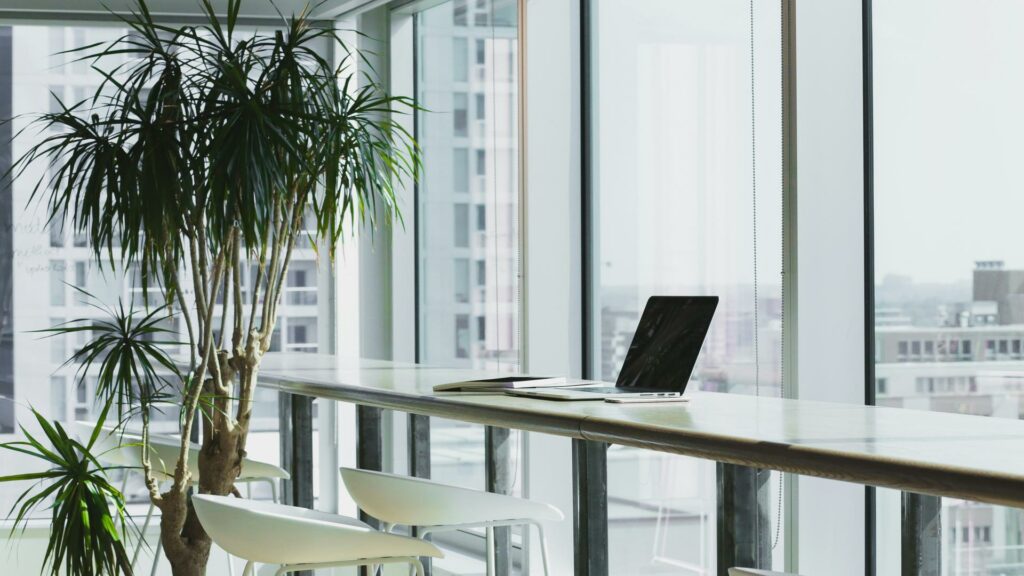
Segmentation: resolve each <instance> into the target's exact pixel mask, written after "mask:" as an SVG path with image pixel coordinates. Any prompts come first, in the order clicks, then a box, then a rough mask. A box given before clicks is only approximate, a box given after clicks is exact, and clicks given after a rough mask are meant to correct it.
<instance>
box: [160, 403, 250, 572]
mask: <svg viewBox="0 0 1024 576" xmlns="http://www.w3.org/2000/svg"><path fill="white" fill-rule="evenodd" d="M215 402H217V406H216V410H220V411H221V413H223V412H224V411H225V410H226V409H227V408H228V407H227V405H226V399H224V400H216V401H215ZM203 418H204V420H205V421H204V424H205V426H204V434H203V444H202V448H201V449H200V451H199V459H198V460H199V462H198V464H199V483H198V487H197V488H198V489H197V490H196V491H197V493H199V494H215V495H218V496H226V495H228V494H231V493H232V491H233V490H234V487H235V480H236V479H237V478H238V475H239V473H240V471H241V467H242V458H243V457H244V456H245V448H244V445H243V444H244V442H245V440H244V438H245V435H244V433H243V427H242V426H237V425H233V426H231V425H229V423H228V422H229V418H228V417H223V418H219V417H218V418H214V419H213V420H212V422H211V421H210V420H208V419H206V417H205V416H203ZM192 481H193V482H195V478H193V479H192ZM164 496H165V502H166V506H165V507H166V508H168V509H173V510H168V509H165V510H164V511H163V518H162V520H161V525H160V537H161V539H162V540H163V543H164V552H165V554H166V556H167V559H168V561H170V564H171V573H172V574H173V575H174V576H205V574H206V565H207V562H208V561H209V558H210V547H211V544H212V541H211V540H210V536H209V535H208V534H207V533H206V531H205V530H203V526H202V525H201V524H200V523H199V518H198V517H197V516H196V513H195V508H194V507H193V506H192V503H191V501H190V500H189V497H188V494H187V493H186V494H180V495H179V494H173V495H172V494H170V493H168V494H165V495H164ZM182 518H184V521H182ZM179 526H180V527H181V528H180V532H178V533H177V534H175V531H176V529H177V527H179Z"/></svg>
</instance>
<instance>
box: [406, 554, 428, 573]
mask: <svg viewBox="0 0 1024 576" xmlns="http://www.w3.org/2000/svg"><path fill="white" fill-rule="evenodd" d="M409 563H410V564H412V568H413V570H415V571H416V576H426V572H425V571H424V570H423V563H422V562H420V561H419V560H418V559H416V558H413V559H412V561H411V562H409Z"/></svg>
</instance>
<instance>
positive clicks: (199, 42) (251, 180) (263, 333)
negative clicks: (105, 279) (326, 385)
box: [12, 0, 419, 576]
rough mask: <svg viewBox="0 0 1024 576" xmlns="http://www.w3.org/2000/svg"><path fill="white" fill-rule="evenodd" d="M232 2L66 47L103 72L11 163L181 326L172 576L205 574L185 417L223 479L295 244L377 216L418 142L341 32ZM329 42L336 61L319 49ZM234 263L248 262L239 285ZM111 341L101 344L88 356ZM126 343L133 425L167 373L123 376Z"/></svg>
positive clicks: (223, 482)
mask: <svg viewBox="0 0 1024 576" xmlns="http://www.w3.org/2000/svg"><path fill="white" fill-rule="evenodd" d="M241 4H242V2H241V0H229V1H228V3H227V12H226V14H223V15H218V14H217V13H216V11H215V10H214V7H213V6H212V4H211V3H210V1H209V0H202V2H201V5H202V7H203V12H204V20H205V22H204V24H202V25H199V26H184V27H175V26H168V25H165V24H161V23H158V22H157V21H156V20H155V19H154V18H153V17H152V15H151V14H150V12H149V10H148V8H147V6H146V4H145V2H144V1H143V0H138V2H137V4H136V6H135V10H134V12H133V13H132V14H131V16H129V17H126V18H124V22H125V24H126V25H127V26H128V27H129V28H130V32H129V33H128V34H127V35H125V36H124V37H123V38H121V39H119V40H118V41H116V42H112V43H109V44H105V45H96V46H88V47H84V48H80V49H78V50H77V51H76V57H77V58H79V59H81V60H84V61H87V62H89V63H91V64H92V66H93V67H94V68H95V69H97V70H99V71H100V72H101V73H102V74H103V76H104V82H103V84H102V86H101V87H100V88H99V89H98V90H97V92H96V94H95V95H94V96H93V97H91V98H89V99H87V100H85V101H83V102H79V103H70V104H67V105H65V104H64V103H61V104H60V109H59V110H58V111H56V112H53V113H47V114H42V115H40V116H39V117H38V118H37V119H36V120H35V122H34V125H35V126H39V127H42V128H45V129H47V130H48V132H47V134H48V135H47V136H46V137H45V138H44V139H43V140H42V141H41V142H40V143H39V144H37V145H35V146H33V147H32V148H31V149H30V150H29V151H28V152H27V153H26V154H25V155H24V156H22V157H21V158H20V159H19V160H18V161H17V162H16V163H15V165H14V167H13V168H12V170H13V172H14V175H15V176H17V175H19V174H21V173H22V172H23V171H24V169H25V167H26V166H28V165H30V164H32V163H35V162H37V161H38V162H46V163H49V166H50V169H49V171H48V172H47V174H46V175H45V176H44V177H43V178H41V179H40V180H39V181H38V182H37V183H36V184H35V191H34V194H33V198H35V199H38V200H39V201H41V202H43V203H45V205H46V206H47V208H48V211H49V217H50V219H51V222H64V223H65V224H66V225H69V226H72V227H73V228H74V230H75V231H76V232H78V233H81V234H85V235H87V236H88V238H89V241H90V246H91V247H92V248H93V250H94V256H95V258H96V260H97V262H98V263H100V264H101V265H104V266H109V267H111V268H115V269H120V270H125V269H128V268H129V267H131V266H138V268H139V270H140V271H141V281H142V288H143V293H144V294H146V295H147V301H148V300H153V301H155V302H157V303H158V304H159V305H167V306H172V307H173V308H174V311H175V314H177V315H178V316H180V318H181V319H182V322H183V323H184V325H185V328H186V330H185V331H186V334H187V347H188V354H187V356H188V357H187V358H186V359H185V366H184V368H183V369H182V370H181V371H180V378H177V381H175V382H172V385H171V386H170V387H169V390H170V393H172V394H175V395H180V398H179V400H180V405H181V418H180V425H181V432H182V434H181V453H180V455H179V459H178V462H177V465H176V467H175V474H174V480H173V484H172V485H171V487H170V488H169V489H167V490H165V491H163V492H161V491H160V489H159V488H158V486H157V483H156V481H155V479H154V477H153V474H152V471H151V469H150V466H149V463H148V462H145V463H144V468H145V476H146V486H147V489H148V492H149V496H150V498H151V499H152V500H153V502H154V503H155V504H156V506H157V507H158V508H159V509H160V511H161V513H162V516H161V541H162V543H163V547H164V551H165V554H166V555H167V558H168V560H169V561H170V563H171V566H172V568H173V572H174V574H176V575H178V576H184V575H198V574H202V573H203V572H204V571H205V565H206V562H207V559H208V556H209V552H210V539H209V537H208V536H207V535H206V534H205V533H204V532H203V530H202V527H201V526H200V524H199V522H198V520H197V519H196V517H195V514H194V512H192V510H191V507H190V506H189V502H188V494H189V485H190V479H189V477H188V476H189V473H188V469H187V466H186V465H185V462H186V454H187V450H188V441H189V431H190V430H192V428H193V422H194V420H195V419H197V418H198V419H200V420H201V429H202V440H201V444H202V449H201V451H200V454H199V470H200V479H199V484H198V491H199V492H200V493H210V494H222V495H223V494H228V493H230V492H232V489H233V483H234V480H235V478H236V477H237V476H238V473H239V468H240V463H241V460H242V457H243V456H244V455H245V453H246V452H245V446H246V438H247V435H248V431H249V424H250V419H251V415H252V404H253V393H254V388H255V385H256V380H257V374H258V371H259V366H260V361H261V359H262V357H263V355H264V354H265V353H266V352H267V350H268V348H269V347H270V344H271V337H272V335H273V331H274V324H275V319H276V316H277V313H276V311H277V306H278V303H279V301H280V296H281V292H282V288H283V286H284V284H285V281H286V278H287V271H288V265H289V260H290V256H291V253H292V250H293V248H294V247H295V245H296V243H297V242H311V243H313V245H314V246H326V249H327V251H328V252H329V256H330V257H333V255H334V248H335V246H336V245H337V244H338V243H339V242H340V241H341V239H342V235H343V233H348V232H350V231H351V228H352V227H354V226H356V225H368V226H376V225H380V224H386V223H389V222H390V221H391V220H392V219H393V218H395V217H397V207H396V202H395V195H394V190H395V185H396V184H397V182H398V181H399V180H401V179H403V178H414V177H415V176H416V173H417V171H418V168H419V156H418V151H417V148H416V145H415V142H414V141H413V139H412V137H411V136H410V135H409V134H408V133H406V132H405V131H404V130H403V129H402V128H401V126H399V125H398V124H396V123H395V122H393V121H392V119H391V116H392V115H393V114H396V113H399V112H400V111H407V110H410V109H411V108H412V107H413V104H412V102H411V101H409V100H408V99H405V98H400V97H393V96H390V95H388V94H387V93H386V92H385V91H384V89H383V88H382V87H381V86H380V85H379V84H377V83H375V82H374V81H373V80H372V78H370V77H369V76H368V75H365V74H364V75H360V76H358V77H357V76H356V70H355V67H356V64H357V63H359V62H363V61H364V60H363V59H362V58H361V56H360V55H359V54H358V52H355V51H348V50H347V49H346V48H345V47H344V45H343V44H342V43H341V41H340V38H339V37H338V35H337V33H336V31H335V30H333V29H330V28H329V27H322V26H319V25H318V24H317V23H314V22H311V21H310V20H309V18H308V10H307V12H306V13H303V14H300V15H297V16H292V17H288V18H284V17H283V18H282V26H281V28H280V29H279V30H276V31H274V32H273V33H272V34H270V35H257V34H253V33H246V34H242V33H240V31H239V30H238V15H239V11H240V8H241ZM327 42H331V43H334V44H335V46H337V47H340V49H341V51H342V54H343V55H344V57H343V58H341V62H340V64H338V65H335V64H333V63H331V62H328V61H327V60H326V59H325V58H324V57H323V56H322V55H321V54H320V53H319V52H318V51H317V49H316V47H317V46H318V45H323V44H325V43H327ZM110 61H115V63H114V64H113V65H107V64H108V63H109V62H110ZM310 221H312V222H313V224H312V225H311V224H310ZM243 266H251V267H252V268H253V269H254V270H256V274H255V280H254V281H253V282H252V283H251V285H243V280H242V278H243ZM80 327H81V326H80ZM128 328H130V327H128ZM116 343H117V339H116V338H114V339H111V341H110V343H109V346H114V345H116ZM106 348H107V344H102V345H96V346H95V349H96V350H95V351H96V353H97V356H96V357H95V358H97V359H100V358H103V357H104V355H105V354H107V353H108V352H109V350H108V349H106ZM129 356H131V358H130V359H129V360H128V362H129V364H126V365H125V366H124V367H123V369H119V370H109V371H102V372H101V374H100V385H99V386H98V390H99V391H100V392H99V393H100V394H104V395H106V396H107V397H106V398H105V399H101V401H107V402H110V401H113V403H114V404H113V405H114V406H117V407H118V411H119V412H120V414H119V416H120V418H119V421H120V420H123V419H124V418H125V417H127V416H128V414H135V413H138V414H141V420H142V423H143V427H144V434H143V437H144V438H145V437H147V434H148V423H149V418H148V416H149V413H150V410H152V409H153V408H152V406H151V402H152V400H153V399H154V398H157V397H161V396H164V395H166V394H167V393H168V390H167V389H163V388H161V389H160V390H157V389H147V388H149V387H155V386H158V385H159V386H161V387H162V386H163V384H162V383H163V380H164V377H161V378H137V377H134V375H133V371H134V370H135V368H137V367H138V366H144V365H146V364H147V363H151V362H154V360H153V358H152V357H151V356H150V355H148V354H146V353H140V354H138V355H129ZM133 367H134V368H133ZM171 372H172V374H171V377H172V378H174V377H176V376H175V374H177V372H176V371H171ZM200 408H202V409H200Z"/></svg>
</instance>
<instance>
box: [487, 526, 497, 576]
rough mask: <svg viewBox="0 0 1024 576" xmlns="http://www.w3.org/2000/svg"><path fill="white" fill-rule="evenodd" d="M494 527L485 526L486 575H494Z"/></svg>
mask: <svg viewBox="0 0 1024 576" xmlns="http://www.w3.org/2000/svg"><path fill="white" fill-rule="evenodd" d="M495 563H496V562H495V559H494V528H493V527H491V526H488V527H487V576H494V565H495Z"/></svg>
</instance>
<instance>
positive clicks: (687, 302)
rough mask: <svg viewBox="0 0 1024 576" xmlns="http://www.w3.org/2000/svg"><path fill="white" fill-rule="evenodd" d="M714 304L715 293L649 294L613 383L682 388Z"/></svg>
mask: <svg viewBox="0 0 1024 576" xmlns="http://www.w3.org/2000/svg"><path fill="white" fill-rule="evenodd" d="M717 306H718V297H717V296H652V297H651V298H650V299H649V300H647V306H645V307H644V313H643V316H641V317H640V324H639V325H637V327H636V333H635V334H633V341H632V342H631V343H630V345H629V351H628V352H626V359H625V361H624V362H623V363H622V370H621V371H620V372H619V377H618V379H617V380H616V381H615V385H616V386H617V387H619V388H652V389H658V390H672V391H678V392H682V391H683V390H684V389H685V388H686V383H687V382H688V381H689V380H690V372H692V371H693V365H694V364H695V363H696V362H697V355H698V354H700V349H701V346H702V345H703V344H704V336H706V335H707V333H708V328H709V327H710V326H711V318H712V317H713V316H714V315H715V308H716V307H717Z"/></svg>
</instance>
